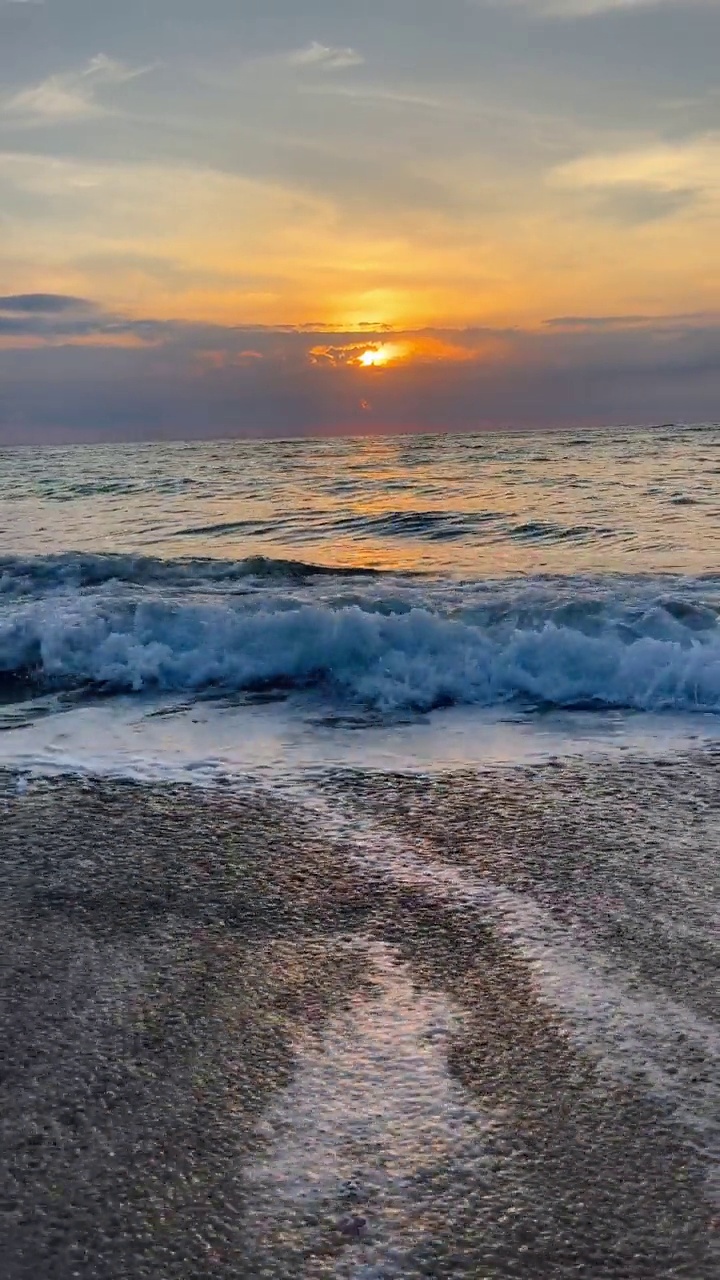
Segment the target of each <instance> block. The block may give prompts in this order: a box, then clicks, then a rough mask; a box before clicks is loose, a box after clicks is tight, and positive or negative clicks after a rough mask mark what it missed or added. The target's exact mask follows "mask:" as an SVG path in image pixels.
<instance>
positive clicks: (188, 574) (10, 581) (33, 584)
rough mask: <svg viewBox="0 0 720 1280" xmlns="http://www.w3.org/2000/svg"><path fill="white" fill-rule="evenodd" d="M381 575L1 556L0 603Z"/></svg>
mask: <svg viewBox="0 0 720 1280" xmlns="http://www.w3.org/2000/svg"><path fill="white" fill-rule="evenodd" d="M377 574H378V570H375V569H364V568H354V567H352V566H345V565H321V564H308V563H306V562H305V561H302V560H278V559H272V558H271V557H270V556H249V557H246V558H245V559H243V560H218V559H214V558H212V557H193V558H190V557H183V558H179V559H177V560H162V559H160V558H158V557H156V556H146V555H114V554H110V553H107V554H104V553H103V554H95V555H93V554H91V553H83V552H64V553H61V554H58V555H49V556H37V557H21V556H0V600H2V598H3V596H4V597H5V598H7V597H12V596H23V595H38V594H45V593H47V592H49V591H67V590H84V589H87V588H97V587H102V586H105V585H106V584H108V583H116V582H117V583H124V584H126V585H130V586H137V587H159V588H165V587H168V588H170V587H172V588H178V589H183V588H186V589H191V590H202V589H207V588H211V587H213V586H219V587H221V588H223V589H228V588H230V587H231V586H232V584H233V583H239V584H241V583H247V582H248V581H249V580H252V579H256V580H259V581H261V582H266V581H267V580H289V581H304V580H306V579H309V578H317V577H328V576H332V577H376V576H377Z"/></svg>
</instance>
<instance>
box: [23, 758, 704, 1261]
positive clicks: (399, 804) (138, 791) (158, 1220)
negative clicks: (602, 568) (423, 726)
mask: <svg viewBox="0 0 720 1280" xmlns="http://www.w3.org/2000/svg"><path fill="white" fill-rule="evenodd" d="M719 796H720V792H719V791H718V761H717V759H716V758H715V757H714V756H713V755H712V753H706V754H705V755H700V754H698V755H697V756H696V757H687V758H685V759H682V760H674V761H672V762H667V761H666V762H664V763H663V762H653V761H645V760H632V761H631V760H626V761H620V762H617V761H615V762H607V763H602V762H600V763H597V764H592V765H591V764H588V763H587V762H585V763H582V762H581V763H573V762H568V763H564V764H555V765H553V764H549V765H547V766H542V767H537V768H532V769H531V768H527V769H505V770H502V769H495V770H493V771H492V772H488V773H487V774H484V775H483V774H479V773H477V772H474V773H469V772H468V773H457V774H452V775H445V776H442V777H436V778H423V777H418V776H414V777H411V776H410V775H392V776H390V775H383V774H379V773H369V772H365V773H363V772H361V771H349V770H348V771H343V772H340V773H337V774H333V775H328V776H326V777H325V779H324V780H322V779H321V780H319V781H316V784H315V791H314V799H313V800H312V802H310V801H309V800H308V798H307V797H306V798H305V799H304V800H303V798H302V796H301V794H300V793H298V796H297V798H295V799H293V797H292V795H291V792H290V790H289V789H288V791H287V792H286V793H285V794H284V795H283V794H281V793H280V792H278V793H275V794H270V793H263V792H261V791H259V790H256V791H252V790H248V793H247V794H246V795H240V794H234V793H232V792H231V791H230V790H229V789H227V790H225V789H223V788H221V787H218V788H215V789H212V790H209V791H203V790H200V789H197V790H195V789H193V788H191V787H181V786H170V785H157V786H150V785H142V786H141V785H138V784H132V783H124V782H113V781H101V780H97V781H91V780H85V781H81V780H77V779H75V780H73V779H67V778H66V779H55V780H44V781H42V780H35V781H32V780H31V781H30V782H29V783H28V784H27V788H26V789H24V790H23V789H19V788H18V784H17V780H16V778H14V777H13V776H12V775H11V774H7V775H4V776H3V777H2V778H1V779H0V831H1V842H2V848H1V853H0V856H1V858H2V891H1V901H0V951H1V953H2V959H1V961H0V970H1V972H2V979H3V981H2V988H3V994H2V1010H1V1013H0V1041H1V1043H2V1075H1V1076H0V1115H1V1117H2V1119H1V1121H0V1123H1V1125H2V1143H1V1144H0V1145H1V1147H2V1155H1V1157H0V1161H1V1163H0V1237H1V1238H2V1240H3V1245H2V1250H3V1257H2V1274H3V1275H4V1276H6V1277H7V1278H8V1280H26V1278H27V1280H30V1278H31V1277H32V1280H35V1278H36V1277H40V1276H42V1277H48V1280H70V1278H71V1277H81V1278H83V1280H84V1278H85V1277H88V1278H89V1277H97V1278H98V1280H115V1278H116V1277H117V1278H119V1277H132V1278H133V1280H142V1277H153V1280H164V1278H165V1277H167V1278H168V1280H176V1278H177V1280H181V1278H182V1280H190V1278H191V1277H193V1278H194V1277H197V1276H201V1275H202V1276H208V1277H213V1276H218V1277H220V1276H228V1277H230V1276H233V1277H248V1278H251V1277H258V1278H261V1277H262V1278H267V1280H279V1278H281V1277H282V1278H285V1277H287V1280H291V1278H294V1277H303V1278H306V1280H315V1278H318V1280H320V1278H321V1277H341V1278H343V1280H382V1278H387V1280H390V1278H394V1277H398V1278H400V1277H410V1278H413V1280H414V1277H421V1276H431V1277H432V1276H435V1277H438V1278H444V1277H455V1276H458V1277H460V1276H462V1277H465V1276H467V1277H474V1278H476V1280H485V1278H487V1280H496V1278H497V1280H505V1278H506V1277H508V1278H510V1277H524V1278H526V1280H544V1278H545V1277H547V1278H548V1280H551V1278H552V1277H558V1280H564V1277H578V1276H582V1277H590V1278H595V1277H597V1278H598V1280H599V1278H600V1277H617V1278H618V1280H621V1278H627V1280H632V1278H634V1277H647V1278H648V1280H659V1278H660V1277H673V1276H684V1277H688V1278H691V1280H712V1277H713V1276H715V1275H717V1274H718V1267H719V1265H720V1260H719V1259H718V1254H717V1241H718V1236H719V1233H718V1221H719V1219H718V1215H719V1214H720V1204H719V1202H718V1194H717V1193H718V1184H717V1180H714V1179H713V1171H712V1158H713V1153H714V1152H715V1154H716V1153H717V1123H718V1092H719V1083H720V1082H719V1079H718V1058H717V1047H718V1004H719V1003H720V1001H719V1000H718V994H717V992H718V950H719V945H720V944H719V943H718V930H717V921H718V882H719V880H720V858H719V857H718V854H719V853H720V828H719V826H718V811H719V805H720V800H719V798H718V797H719Z"/></svg>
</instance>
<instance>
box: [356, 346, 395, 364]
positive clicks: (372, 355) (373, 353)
mask: <svg viewBox="0 0 720 1280" xmlns="http://www.w3.org/2000/svg"><path fill="white" fill-rule="evenodd" d="M389 360H392V356H391V355H390V353H389V352H388V350H387V348H386V347H370V348H369V349H368V350H367V351H363V353H362V355H361V356H358V364H361V365H362V367H363V369H377V368H379V367H380V366H381V365H383V364H387V363H388V361H389Z"/></svg>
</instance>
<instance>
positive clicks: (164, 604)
mask: <svg viewBox="0 0 720 1280" xmlns="http://www.w3.org/2000/svg"><path fill="white" fill-rule="evenodd" d="M215 573H216V574H217V577H218V578H219V576H220V575H219V571H218V570H217V569H216V570H215ZM2 675H4V677H5V679H6V680H7V679H11V680H18V679H20V680H29V681H30V682H31V683H32V684H33V685H35V686H36V687H40V688H47V687H53V686H56V687H83V686H89V687H94V688H99V689H102V690H104V691H134V692H139V691H142V690H161V691H173V690H178V691H188V692H192V691H198V690H202V689H208V688H218V689H222V690H226V691H228V690H231V691H237V690H247V689H253V688H258V687H264V686H285V687H296V688H308V687H310V688H316V689H322V690H323V692H326V693H328V692H329V693H331V694H332V695H333V696H338V697H340V698H343V699H346V700H350V701H354V702H358V703H362V704H364V705H366V706H370V707H373V708H376V709H377V710H379V711H383V712H386V711H396V710H399V709H403V708H412V709H415V710H420V711H423V710H427V709H429V708H432V707H437V706H442V705H451V704H463V703H464V704H469V705H478V706H493V705H497V704H502V703H506V702H511V701H513V700H516V699H521V700H530V701H532V702H534V703H541V704H547V705H553V706H558V707H577V706H588V705H589V706H594V705H596V706H598V707H603V706H604V707H626V708H634V709H638V710H649V711H663V710H674V711H684V712H685V711H704V712H717V711H719V710H720V627H718V623H717V615H716V612H715V609H714V607H712V606H711V605H708V604H706V603H705V602H704V601H703V600H702V599H699V598H697V594H696V593H695V592H692V593H689V594H686V596H684V597H678V596H677V594H676V595H674V596H672V597H671V598H668V597H667V596H666V597H659V596H657V594H655V595H653V594H652V593H651V592H649V591H648V588H647V587H645V588H644V592H643V594H642V596H640V595H639V594H638V588H634V589H633V591H631V592H630V593H629V594H628V593H627V591H626V592H625V593H624V594H623V592H622V591H620V590H616V592H615V594H613V593H612V592H609V591H608V590H607V589H605V591H604V595H603V596H602V598H598V597H597V596H590V595H588V594H587V591H586V592H585V594H582V593H579V594H577V595H576V596H573V592H572V588H571V586H567V585H566V586H565V587H564V588H563V589H562V591H559V590H550V588H549V587H548V586H547V584H545V586H544V587H543V588H542V589H541V588H540V586H538V585H537V584H536V586H535V590H534V594H533V593H532V591H530V592H529V591H528V590H527V588H524V589H523V592H522V593H519V592H518V589H517V588H513V587H511V586H506V587H505V588H504V589H502V590H501V589H499V588H498V589H497V590H495V592H494V594H493V593H489V592H488V590H487V588H484V594H480V593H479V588H475V587H469V588H468V589H467V591H466V592H465V593H464V594H463V591H462V589H461V588H460V587H457V586H454V587H453V588H448V590H447V591H446V592H445V593H443V591H442V590H441V589H440V588H439V587H437V586H435V587H432V586H429V585H428V586H427V587H426V588H423V587H422V586H421V585H414V586H407V587H405V588H398V589H397V590H395V591H394V593H390V592H389V591H387V592H386V594H385V595H383V594H381V593H379V592H378V591H377V589H376V588H373V590H369V589H368V587H367V585H366V586H365V587H364V588H363V589H362V590H361V589H360V588H358V589H357V590H355V591H354V592H353V594H352V596H349V595H348V593H347V590H346V589H344V594H343V595H338V594H336V595H335V596H334V597H333V596H330V595H329V594H328V592H327V589H326V587H325V586H323V589H322V590H319V589H318V587H317V585H316V584H310V585H307V586H303V587H302V588H300V587H298V589H297V590H291V589H290V587H289V585H288V587H286V588H285V590H284V591H283V590H280V589H279V588H278V587H277V586H276V585H273V586H272V587H269V586H264V587H262V588H258V589H257V590H254V591H250V592H243V593H242V594H237V593H236V592H234V591H230V590H217V589H214V590H212V591H211V592H208V591H207V590H206V589H205V586H204V584H203V586H202V587H201V589H198V587H197V584H196V586H195V589H194V590H188V589H178V586H177V585H176V584H175V583H173V585H172V588H168V589H165V590H163V589H162V588H161V587H160V585H159V584H158V582H157V579H155V581H154V582H153V584H152V586H151V587H148V586H147V585H145V586H143V587H142V588H141V587H138V586H137V585H132V586H128V584H127V582H117V581H115V582H112V581H111V582H108V581H107V580H105V581H104V582H102V585H101V586H100V587H96V586H92V587H91V588H87V587H80V586H77V585H76V584H75V583H73V584H72V585H70V586H68V585H63V586H58V584H57V582H56V581H53V586H52V589H49V590H48V589H46V590H43V591H42V592H41V593H40V594H33V595H32V596H31V597H30V598H28V597H27V596H26V597H23V598H17V597H15V598H12V599H6V601H5V605H4V607H3V609H2V611H1V612H0V676H2Z"/></svg>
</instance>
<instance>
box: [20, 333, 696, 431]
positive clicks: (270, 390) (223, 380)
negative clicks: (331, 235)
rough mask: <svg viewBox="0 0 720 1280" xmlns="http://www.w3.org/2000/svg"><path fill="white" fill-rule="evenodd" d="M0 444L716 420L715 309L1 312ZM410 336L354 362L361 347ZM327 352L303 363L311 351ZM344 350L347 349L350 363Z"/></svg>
mask: <svg viewBox="0 0 720 1280" xmlns="http://www.w3.org/2000/svg"><path fill="white" fill-rule="evenodd" d="M6 319H7V320H8V321H10V320H12V321H13V323H15V325H16V326H17V325H18V324H19V325H20V326H21V328H22V326H24V328H22V332H20V333H19V334H12V335H11V334H8V332H7V331H6V332H5V335H4V338H3V332H2V328H0V443H6V444H7V443H22V442H43V441H55V442H60V441H65V440H116V439H131V440H132V439H170V438H177V437H180V438H192V439H202V438H212V437H218V436H230V437H271V436H281V437H294V436H303V435H332V434H342V433H364V434H366V433H372V432H378V433H380V432H397V431H413V430H416V431H433V430H435V431H445V430H450V431H465V430H482V429H483V428H492V427H498V428H510V427H518V428H520V427H524V428H528V427H530V428H532V427H537V428H549V427H553V426H556V427H562V426H582V427H590V426H594V425H597V426H600V425H605V424H619V423H628V422H637V423H652V422H665V421H671V420H675V421H710V420H717V419H718V418H720V317H716V318H713V317H682V316H670V317H663V318H661V319H655V320H653V319H652V318H649V317H643V316H636V317H632V318H630V319H625V320H623V319H622V318H618V317H613V316H608V317H585V318H583V317H565V318H557V319H554V320H552V321H550V322H548V324H546V325H545V326H543V327H542V328H540V329H532V330H531V329H520V328H518V329H506V330H498V329H495V330H489V329H482V328H475V329H464V330H454V331H450V330H438V329H435V330H423V331H418V332H415V333H412V332H404V333H399V332H393V333H392V335H391V337H390V338H388V334H387V332H386V331H381V330H377V331H358V330H354V331H347V332H337V331H333V330H328V329H325V328H323V329H319V330H316V331H312V330H311V331H308V330H307V329H293V328H292V327H282V328H269V327H265V328H263V327H255V328H253V327H252V326H242V327H239V326H238V327H235V326H223V325H217V324H215V325H210V324H190V323H180V322H175V321H147V320H146V321H139V322H135V321H132V320H131V319H126V318H121V317H117V316H113V315H109V314H104V313H102V312H101V311H99V310H98V311H96V312H95V313H92V314H89V315H86V316H84V317H82V316H74V315H73V314H72V309H70V311H69V312H68V313H64V312H63V311H62V309H60V310H59V311H58V312H57V313H56V314H55V316H49V315H48V314H47V313H45V314H44V315H33V314H32V313H28V314H25V315H20V314H18V315H16V316H14V317H10V316H8V317H6ZM385 342H392V343H393V344H398V345H400V344H403V343H409V344H411V345H413V344H414V350H415V354H414V356H413V358H412V359H407V360H405V359H398V360H397V362H396V363H394V364H391V365H388V366H387V367H386V368H382V369H362V368H360V367H358V365H357V363H356V357H357V355H358V353H359V352H361V351H362V350H363V349H365V348H367V347H370V346H375V345H382V344H383V343H385ZM317 350H320V352H321V353H322V352H327V353H329V358H327V359H322V358H320V359H318V358H317V355H314V352H317ZM353 357H355V359H354V358H353Z"/></svg>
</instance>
